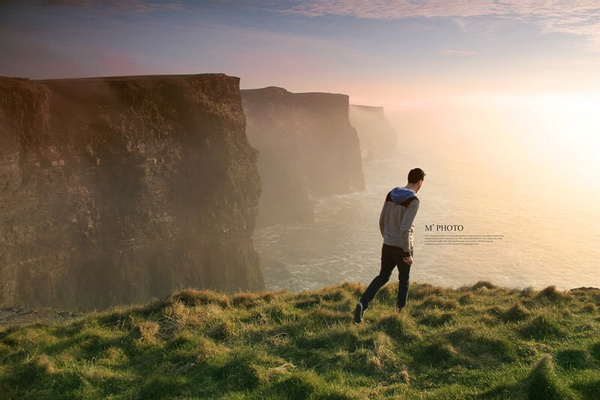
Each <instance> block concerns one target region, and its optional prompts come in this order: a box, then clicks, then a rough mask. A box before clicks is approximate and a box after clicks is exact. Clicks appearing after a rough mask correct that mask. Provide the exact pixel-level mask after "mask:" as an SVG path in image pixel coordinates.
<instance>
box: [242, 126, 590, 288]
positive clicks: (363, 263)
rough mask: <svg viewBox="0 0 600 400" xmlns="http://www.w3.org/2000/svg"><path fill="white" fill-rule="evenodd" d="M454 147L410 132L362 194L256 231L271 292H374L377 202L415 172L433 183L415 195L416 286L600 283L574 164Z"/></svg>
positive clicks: (369, 176) (375, 166) (368, 168)
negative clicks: (354, 288) (307, 219)
mask: <svg viewBox="0 0 600 400" xmlns="http://www.w3.org/2000/svg"><path fill="white" fill-rule="evenodd" d="M413 128H414V127H413ZM415 132H417V130H416V129H414V130H412V133H415ZM402 134H403V132H402V129H399V136H401V135H402ZM406 136H408V139H407V138H406ZM517 136H518V135H517ZM448 140H449V139H448V137H446V138H444V139H443V140H440V139H439V138H436V137H435V135H425V134H413V135H406V134H405V137H404V138H403V139H402V140H401V141H400V142H399V146H398V150H397V152H396V153H394V154H391V155H389V156H387V157H385V158H383V159H378V160H375V161H369V162H365V163H364V165H363V169H364V173H365V180H366V190H365V191H363V192H359V193H353V194H348V195H338V196H333V197H329V198H324V199H317V200H316V208H315V215H316V221H315V222H314V223H307V224H299V225H295V226H280V225H276V226H270V227H267V228H263V229H260V230H257V231H256V232H255V235H254V241H255V247H256V249H257V251H258V253H259V256H260V258H261V261H262V265H263V268H264V274H265V283H266V287H267V290H282V289H287V290H290V291H302V290H315V289H319V288H322V287H323V286H329V285H337V284H339V283H341V282H345V281H350V282H362V283H364V284H365V285H367V284H368V283H369V282H370V281H371V279H373V278H374V277H375V276H376V275H377V273H378V271H379V263H380V254H381V245H382V238H381V235H380V233H379V225H378V222H379V213H380V210H381V206H382V205H383V201H384V199H385V196H386V194H387V192H388V191H389V190H391V189H392V188H393V187H395V186H404V185H405V184H406V175H407V173H408V171H409V170H410V169H411V168H414V167H420V168H422V169H424V170H425V172H426V174H427V176H426V178H425V183H424V185H423V187H422V189H421V191H419V193H418V196H419V199H420V200H421V207H420V210H419V213H418V215H417V218H416V220H415V233H414V241H415V256H414V260H415V261H414V264H413V267H412V269H411V280H412V281H414V282H420V283H430V284H433V285H440V286H445V287H454V288H456V287H460V286H463V285H472V284H474V283H476V282H477V281H481V280H485V281H490V282H492V283H494V284H497V285H501V286H504V287H509V288H525V287H533V288H537V289H541V288H544V287H547V286H550V285H555V286H556V287H557V288H559V289H563V290H567V289H571V288H576V287H582V286H586V287H589V286H593V287H600V274H598V272H597V271H598V267H600V249H599V248H598V243H600V225H599V221H600V207H598V204H600V195H599V193H600V191H599V190H598V187H597V186H596V184H595V183H593V184H591V185H586V184H585V179H583V178H582V176H585V175H581V174H579V175H577V177H578V178H577V179H570V178H569V176H570V175H569V174H570V173H571V174H573V173H575V172H576V171H577V166H578V165H579V164H577V163H575V161H577V160H575V159H574V160H573V162H574V164H573V170H572V171H569V170H568V169H567V170H565V168H564V165H569V163H568V160H567V162H566V163H565V160H564V159H563V160H561V162H560V163H559V164H560V166H561V167H562V169H560V168H556V166H557V165H556V164H557V163H556V162H553V160H552V159H549V160H547V159H545V158H544V157H538V158H536V157H529V156H527V154H528V152H527V151H525V150H526V149H524V148H523V147H522V146H523V145H522V144H520V145H519V146H521V147H520V148H517V149H516V150H515V151H514V152H512V151H510V150H507V148H510V143H509V144H506V143H505V145H503V146H500V147H501V149H500V151H502V152H503V154H502V155H501V157H493V156H491V154H492V153H493V151H494V149H493V147H495V146H494V145H493V144H491V145H490V148H487V149H482V148H481V147H477V146H471V147H470V149H468V150H466V151H457V150H456V148H451V147H452V146H450V147H449V145H448V143H449V142H448ZM461 140H463V141H464V140H465V136H462V139H461ZM519 143H528V142H527V141H522V138H521V139H519ZM456 147H457V148H458V147H461V146H460V143H458V144H457V146H456ZM467 147H468V146H467ZM535 154H537V153H535V152H534V155H535ZM538 156H539V154H538ZM567 157H575V155H574V154H572V153H570V154H569V155H567ZM540 159H543V160H542V161H543V162H541V161H540ZM395 277H396V274H394V275H393V278H392V279H396V278H395Z"/></svg>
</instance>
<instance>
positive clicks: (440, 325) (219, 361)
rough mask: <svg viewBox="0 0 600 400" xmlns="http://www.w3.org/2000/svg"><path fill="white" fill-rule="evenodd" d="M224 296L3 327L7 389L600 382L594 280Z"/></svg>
mask: <svg viewBox="0 0 600 400" xmlns="http://www.w3.org/2000/svg"><path fill="white" fill-rule="evenodd" d="M396 289H397V286H396V285H393V284H388V285H387V286H386V287H384V288H383V289H382V291H380V293H379V294H378V296H377V298H376V299H375V301H374V302H373V303H371V307H370V308H369V310H368V311H367V312H366V313H365V321H364V322H363V323H362V324H359V325H356V324H354V323H353V322H352V310H353V308H354V305H355V304H356V302H357V299H358V298H359V296H360V294H361V293H362V291H363V290H364V286H362V285H359V284H351V283H346V284H343V285H341V286H336V287H328V288H324V289H322V290H320V291H314V292H303V293H299V294H294V293H288V292H277V293H261V294H253V293H240V294H236V295H232V296H226V295H223V294H219V293H214V292H210V291H196V290H191V289H189V290H185V291H182V292H180V293H176V294H174V295H172V296H171V297H169V298H168V299H166V300H162V301H156V302H153V303H150V304H148V305H145V306H135V307H128V308H118V309H113V310H111V311H107V312H101V313H91V314H86V315H85V316H83V317H80V318H77V319H75V320H73V321H71V322H68V323H55V324H48V325H46V324H35V325H25V326H11V327H2V328H0V393H1V394H2V395H1V396H2V398H13V399H17V398H19V399H21V398H31V399H40V398H48V399H50V398H52V399H70V398H73V399H85V398H94V399H96V398H113V399H153V398H157V399H165V398H177V399H192V398H202V399H206V398H227V399H241V398H244V399H246V398H250V399H265V398H273V399H275V398H290V399H302V398H314V399H319V398H328V399H329V398H331V399H337V398H339V399H353V398H365V399H366V398H387V397H391V398H394V397H396V398H398V397H400V398H409V399H410V398H416V399H420V398H443V399H447V398H481V399H488V398H489V399H493V398H511V399H512V398H514V399H520V398H540V399H569V398H583V399H596V398H598V397H597V396H598V394H599V393H600V337H599V336H598V333H599V332H600V314H599V313H598V305H599V304H600V290H595V289H579V290H572V291H570V292H561V291H557V290H556V289H555V288H554V287H549V288H546V289H544V290H542V291H535V290H530V289H525V290H510V289H505V288H500V287H496V286H494V285H492V284H491V283H488V282H479V283H477V284H476V285H474V286H471V287H463V288H459V289H444V288H440V287H435V286H431V285H426V284H413V285H412V286H411V288H410V294H409V305H408V307H407V308H406V309H405V310H403V311H402V312H400V313H397V312H396V311H395V309H394V305H395V296H396Z"/></svg>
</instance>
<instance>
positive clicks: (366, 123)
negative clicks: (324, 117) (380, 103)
mask: <svg viewBox="0 0 600 400" xmlns="http://www.w3.org/2000/svg"><path fill="white" fill-rule="evenodd" d="M350 122H351V123H352V126H353V127H355V128H356V131H357V133H358V138H359V139H360V144H361V150H362V151H363V156H365V157H366V158H378V157H382V156H383V157H385V156H386V155H388V154H390V153H392V152H393V151H394V149H395V148H396V141H397V133H396V130H395V129H394V128H393V127H392V126H391V125H390V123H389V121H388V120H387V119H386V117H385V114H384V110H383V107H371V106H359V105H350Z"/></svg>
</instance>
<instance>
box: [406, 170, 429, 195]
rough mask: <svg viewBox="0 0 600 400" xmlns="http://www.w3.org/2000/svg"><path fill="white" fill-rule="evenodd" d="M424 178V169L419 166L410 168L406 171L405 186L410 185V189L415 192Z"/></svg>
mask: <svg viewBox="0 0 600 400" xmlns="http://www.w3.org/2000/svg"><path fill="white" fill-rule="evenodd" d="M424 179H425V171H423V170H422V169H421V168H414V169H411V170H410V172H409V173H408V185H407V186H410V187H411V189H413V190H414V191H415V193H416V192H418V191H419V189H421V186H422V185H423V180H424Z"/></svg>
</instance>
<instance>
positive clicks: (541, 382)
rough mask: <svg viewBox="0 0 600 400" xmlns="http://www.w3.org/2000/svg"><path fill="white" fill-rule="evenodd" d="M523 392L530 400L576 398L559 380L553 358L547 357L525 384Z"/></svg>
mask: <svg viewBox="0 0 600 400" xmlns="http://www.w3.org/2000/svg"><path fill="white" fill-rule="evenodd" d="M521 392H522V393H523V394H524V395H525V396H526V397H527V398H529V399H546V400H555V399H556V400H566V399H573V398H575V396H574V395H573V393H571V392H570V391H569V390H568V388H566V387H565V386H564V384H563V383H562V382H561V381H560V379H558V377H557V376H556V373H555V371H554V365H553V363H552V356H550V355H545V356H544V357H543V358H542V359H541V360H540V361H539V362H538V363H537V364H536V366H535V367H534V368H533V370H532V371H531V373H530V374H529V375H528V376H527V378H526V379H525V381H524V382H523V385H522V388H521Z"/></svg>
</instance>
